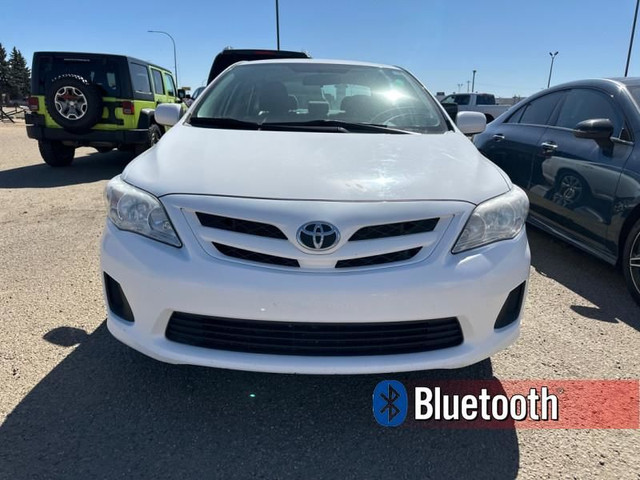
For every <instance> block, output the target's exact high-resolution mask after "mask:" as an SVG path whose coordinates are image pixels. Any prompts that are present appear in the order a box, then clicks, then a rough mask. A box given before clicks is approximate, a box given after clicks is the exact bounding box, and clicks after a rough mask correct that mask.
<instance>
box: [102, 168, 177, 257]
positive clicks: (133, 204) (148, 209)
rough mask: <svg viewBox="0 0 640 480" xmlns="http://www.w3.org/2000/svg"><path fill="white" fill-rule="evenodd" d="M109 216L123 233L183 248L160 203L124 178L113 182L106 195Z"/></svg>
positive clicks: (116, 178) (110, 182) (110, 183)
mask: <svg viewBox="0 0 640 480" xmlns="http://www.w3.org/2000/svg"><path fill="white" fill-rule="evenodd" d="M105 195H106V197H107V208H108V212H107V215H108V216H109V218H110V219H111V221H112V222H113V223H114V225H115V226H116V227H118V228H119V229H120V230H127V231H129V232H135V233H139V234H140V235H144V236H145V237H149V238H153V239H154V240H158V241H159V242H163V243H167V244H169V245H173V246H174V247H181V246H182V243H181V242H180V239H179V238H178V235H177V234H176V231H175V230H174V229H173V225H171V221H169V217H167V212H165V211H164V208H163V206H162V204H161V203H160V201H159V200H158V199H157V198H156V197H154V196H153V195H151V194H150V193H147V192H145V191H143V190H140V189H138V188H135V187H132V186H131V185H129V184H128V183H125V182H123V181H122V179H121V178H120V175H118V176H117V177H115V178H113V179H111V181H109V183H108V184H107V189H106V192H105Z"/></svg>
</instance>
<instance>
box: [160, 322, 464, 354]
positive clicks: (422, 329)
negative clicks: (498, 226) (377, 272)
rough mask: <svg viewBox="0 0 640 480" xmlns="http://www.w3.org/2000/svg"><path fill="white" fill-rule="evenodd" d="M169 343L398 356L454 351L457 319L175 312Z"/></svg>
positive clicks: (271, 351)
mask: <svg viewBox="0 0 640 480" xmlns="http://www.w3.org/2000/svg"><path fill="white" fill-rule="evenodd" d="M165 335H166V337H167V339H169V340H171V341H174V342H178V343H183V344H187V345H193V346H197V347H204V348H212V349H216V350H231V351H235V352H247V353H266V354H274V355H304V356H358V355H394V354H403V353H416V352H427V351H431V350H440V349H443V348H450V347H455V346H456V345H460V344H461V343H462V341H463V336H462V329H461V328H460V323H459V322H458V319H457V318H443V319H437V320H416V321H409V322H385V323H306V322H304V323H303V322H269V321H263V320H239V319H231V318H219V317H207V316H202V315H193V314H188V313H180V312H174V313H173V314H172V315H171V318H170V319H169V324H168V325H167V330H166V332H165Z"/></svg>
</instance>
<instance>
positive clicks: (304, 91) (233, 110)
mask: <svg viewBox="0 0 640 480" xmlns="http://www.w3.org/2000/svg"><path fill="white" fill-rule="evenodd" d="M188 121H189V123H190V124H191V125H193V126H196V127H207V128H229V129H247V130H288V131H318V132H327V131H333V132H345V133H346V132H352V133H443V132H445V131H447V130H448V129H449V126H448V125H447V123H446V120H445V118H444V116H443V115H442V114H441V113H440V110H439V108H438V106H437V105H436V104H435V102H434V101H433V100H432V99H431V97H430V96H429V95H428V94H427V93H426V91H425V90H424V88H423V87H422V86H421V85H420V84H419V83H418V82H417V81H416V80H415V79H414V78H413V77H411V76H410V75H409V74H408V73H406V72H405V71H403V70H401V69H397V68H383V67H377V66H368V65H349V64H334V63H316V62H282V63H280V62H264V63H250V64H244V65H237V66H235V67H233V68H232V69H230V70H229V71H227V72H226V73H225V74H223V75H222V76H221V77H220V78H219V79H218V80H217V81H216V82H215V84H214V85H213V87H212V88H211V89H210V90H208V91H207V92H206V93H203V95H202V98H201V99H200V101H199V102H198V104H197V105H196V108H195V110H194V112H193V113H192V114H191V116H190V118H189V120H188Z"/></svg>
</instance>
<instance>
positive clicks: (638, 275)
mask: <svg viewBox="0 0 640 480" xmlns="http://www.w3.org/2000/svg"><path fill="white" fill-rule="evenodd" d="M622 269H623V272H624V279H625V281H626V282H627V288H628V289H629V292H631V296H632V297H633V299H634V300H635V301H636V303H638V305H640V220H638V221H636V223H635V224H634V225H633V227H632V228H631V231H630V232H629V235H627V239H626V241H625V244H624V251H623V254H622Z"/></svg>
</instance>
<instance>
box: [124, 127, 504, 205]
mask: <svg viewBox="0 0 640 480" xmlns="http://www.w3.org/2000/svg"><path fill="white" fill-rule="evenodd" d="M123 179H124V180H125V181H126V182H128V183H130V184H132V185H135V186H137V187H140V188H142V189H144V190H146V191H148V192H151V193H153V194H155V195H156V196H162V195H168V194H173V193H180V194H198V195H220V196H234V197H251V198H269V199H291V200H326V201H354V202H356V201H399V200H461V201H467V202H471V203H474V204H477V203H480V202H482V201H483V200H486V199H488V198H491V197H494V196H496V195H499V194H501V193H504V192H506V191H507V190H508V189H509V188H510V185H509V183H508V180H507V179H506V176H503V174H502V172H501V171H500V170H499V169H498V167H496V166H495V165H494V164H492V163H491V162H490V161H489V160H487V159H486V158H484V157H483V156H482V155H481V154H480V153H479V152H478V151H477V149H476V148H475V147H474V146H473V144H472V143H471V142H470V141H469V140H468V139H467V138H466V137H464V135H462V134H460V133H458V132H447V133H444V134H427V135H397V134H377V133H325V132H322V133H320V132H285V131H275V132H272V131H255V130H223V129H215V128H200V127H192V126H190V125H182V124H178V125H176V126H174V127H173V128H171V130H170V131H169V132H168V133H167V134H166V135H164V136H163V137H162V139H161V141H160V142H159V143H158V144H157V145H156V146H155V147H154V148H152V149H150V150H148V151H147V152H145V153H144V154H142V155H141V156H140V157H138V158H137V159H136V160H135V161H134V162H132V163H131V164H130V165H129V166H128V167H127V168H126V169H125V171H124V173H123Z"/></svg>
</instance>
